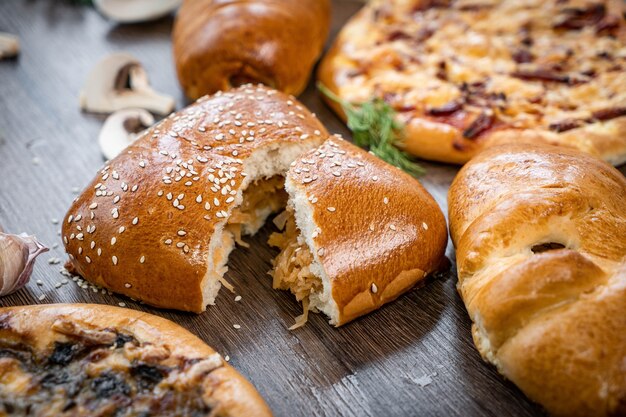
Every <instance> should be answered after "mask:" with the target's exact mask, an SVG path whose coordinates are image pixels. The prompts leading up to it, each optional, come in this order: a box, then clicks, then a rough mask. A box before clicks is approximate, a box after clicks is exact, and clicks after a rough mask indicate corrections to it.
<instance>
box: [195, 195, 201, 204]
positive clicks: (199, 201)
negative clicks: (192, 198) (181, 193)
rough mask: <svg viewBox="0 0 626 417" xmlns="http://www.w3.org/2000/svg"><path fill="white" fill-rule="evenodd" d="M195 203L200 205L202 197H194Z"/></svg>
mask: <svg viewBox="0 0 626 417" xmlns="http://www.w3.org/2000/svg"><path fill="white" fill-rule="evenodd" d="M196 203H202V196H201V195H199V196H197V197H196Z"/></svg>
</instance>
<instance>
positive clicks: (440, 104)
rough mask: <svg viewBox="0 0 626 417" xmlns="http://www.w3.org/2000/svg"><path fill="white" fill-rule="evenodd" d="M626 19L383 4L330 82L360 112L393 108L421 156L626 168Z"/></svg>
mask: <svg viewBox="0 0 626 417" xmlns="http://www.w3.org/2000/svg"><path fill="white" fill-rule="evenodd" d="M624 12H626V5H625V3H623V2H622V1H620V0H606V1H594V0H570V1H567V2H563V1H559V0H547V1H543V0H527V1H524V2H520V1H517V0H502V1H497V0H471V1H469V0H456V1H454V0H450V1H446V0H421V1H420V0H393V1H380V0H374V1H371V2H370V3H369V4H368V5H367V6H365V7H364V8H363V9H362V10H361V11H359V12H358V13H357V14H356V15H355V16H354V17H353V18H352V19H351V20H350V21H349V22H348V24H347V25H346V26H345V27H344V28H343V29H342V31H341V33H340V34H339V36H338V37H337V40H336V41H335V44H334V45H333V46H332V48H331V49H330V51H329V53H328V54H327V55H326V57H325V58H324V60H323V61H322V64H321V66H320V69H319V74H318V77H319V79H320V81H321V82H322V83H323V84H325V85H326V86H327V87H328V88H330V89H331V90H332V91H333V92H335V93H336V94H337V95H339V96H340V97H341V98H342V99H344V100H347V101H349V102H353V103H359V102H364V101H367V100H369V99H371V98H372V97H380V98H382V99H384V100H385V101H386V102H388V103H389V104H390V105H391V106H392V107H394V109H395V110H396V111H397V113H398V118H399V119H400V120H401V121H402V122H404V123H405V125H406V130H405V139H404V147H405V148H406V150H407V151H408V152H409V153H411V154H413V155H416V156H418V157H422V158H425V159H431V160H436V161H442V162H451V163H464V162H466V161H468V160H469V159H471V158H472V157H473V156H474V155H475V154H476V153H478V152H480V151H481V150H482V149H485V148H489V147H492V146H495V145H497V144H501V143H509V142H516V143H518V142H523V143H544V144H545V143H548V144H554V145H559V146H566V147H571V148H578V149H581V150H583V151H585V152H587V153H590V154H593V155H596V156H598V157H601V158H603V159H605V160H607V161H609V162H611V163H613V164H615V165H618V164H621V163H624V162H626V135H625V134H624V132H625V130H626V89H625V88H624V86H626V21H625V18H624ZM333 108H334V109H335V110H336V111H338V113H339V114H340V115H341V116H342V117H343V118H344V119H345V115H344V114H343V113H342V112H341V111H340V109H339V108H338V106H337V105H336V104H335V105H333Z"/></svg>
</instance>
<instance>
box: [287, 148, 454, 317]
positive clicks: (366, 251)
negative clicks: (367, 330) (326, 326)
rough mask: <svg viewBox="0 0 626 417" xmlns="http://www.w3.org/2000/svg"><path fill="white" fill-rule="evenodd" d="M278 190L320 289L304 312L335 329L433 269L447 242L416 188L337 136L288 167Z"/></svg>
mask: <svg viewBox="0 0 626 417" xmlns="http://www.w3.org/2000/svg"><path fill="white" fill-rule="evenodd" d="M285 188H286V190H287V192H288V193H289V206H290V208H291V210H292V211H293V212H294V214H295V222H296V225H297V227H298V230H299V231H300V233H301V235H300V239H301V240H304V242H305V243H306V246H307V249H308V250H309V251H310V252H311V254H312V255H313V261H312V263H311V266H310V271H311V272H312V273H313V274H314V275H315V276H317V277H318V278H319V279H321V281H322V289H321V290H319V291H313V292H312V293H311V295H310V296H309V303H310V305H309V310H312V311H316V310H319V311H322V312H324V313H325V314H326V315H327V316H328V317H329V318H330V323H331V324H334V325H336V326H339V325H342V324H345V323H347V322H349V321H351V320H353V319H355V318H357V317H359V316H361V315H363V314H366V313H368V312H370V311H373V310H376V309H378V308H379V307H381V306H382V305H383V304H385V303H388V302H390V301H392V300H394V299H395V298H397V297H398V296H399V295H401V294H402V293H404V292H406V291H408V290H409V289H411V288H412V287H413V286H415V284H417V283H418V282H420V281H422V280H423V279H424V277H426V276H427V275H428V274H430V273H431V272H433V271H435V270H437V269H438V268H439V267H440V266H441V265H442V263H443V261H444V253H445V248H446V243H447V240H448V234H447V228H446V221H445V218H444V216H443V213H442V212H441V209H440V208H439V206H438V205H437V203H436V202H435V200H434V199H433V198H432V196H431V195H430V194H429V193H428V192H427V191H426V190H425V189H424V188H423V187H422V185H421V184H420V183H419V182H418V181H417V180H415V179H414V178H412V177H411V176H409V175H408V174H406V173H404V172H403V171H401V170H399V169H398V168H396V167H393V166H391V165H389V164H387V163H385V162H383V161H382V160H380V159H378V158H376V157H375V156H373V155H372V154H370V153H368V152H365V151H364V150H362V149H360V148H358V147H356V146H355V145H352V144H351V143H349V142H346V141H344V140H342V139H340V138H337V137H333V138H330V139H328V140H327V141H326V142H324V144H323V145H322V146H320V147H319V148H317V149H315V150H312V151H309V152H308V153H307V154H305V155H303V156H302V157H301V158H299V159H298V160H297V161H296V162H295V163H294V164H293V165H292V167H291V168H290V170H289V172H288V174H287V179H286V182H285Z"/></svg>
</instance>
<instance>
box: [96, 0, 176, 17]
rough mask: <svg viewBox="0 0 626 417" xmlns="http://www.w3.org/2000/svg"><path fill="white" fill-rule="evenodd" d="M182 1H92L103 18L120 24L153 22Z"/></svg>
mask: <svg viewBox="0 0 626 417" xmlns="http://www.w3.org/2000/svg"><path fill="white" fill-rule="evenodd" d="M181 3H182V0H94V5H95V6H96V9H98V11H99V12H100V13H101V14H103V15H104V16H105V17H107V18H109V19H111V20H114V21H116V22H120V23H136V22H146V21H149V20H155V19H158V18H160V17H163V16H166V15H168V14H170V13H171V12H173V11H174V10H176V9H177V8H178V6H180V4H181Z"/></svg>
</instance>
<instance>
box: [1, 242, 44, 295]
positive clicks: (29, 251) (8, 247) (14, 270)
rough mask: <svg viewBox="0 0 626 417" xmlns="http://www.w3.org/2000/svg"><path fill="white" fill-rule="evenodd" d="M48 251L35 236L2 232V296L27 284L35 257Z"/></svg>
mask: <svg viewBox="0 0 626 417" xmlns="http://www.w3.org/2000/svg"><path fill="white" fill-rule="evenodd" d="M47 251H48V248H47V247H45V246H44V245H42V244H41V243H40V242H39V241H38V240H37V238H36V237H34V236H28V235H26V234H24V233H22V234H20V235H12V234H8V233H0V296H3V295H7V294H10V293H12V292H14V291H17V290H19V289H20V288H22V287H23V286H24V285H26V283H27V282H28V280H29V279H30V275H31V273H32V272H33V265H34V264H35V258H37V256H39V255H40V254H42V253H43V252H47Z"/></svg>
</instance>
